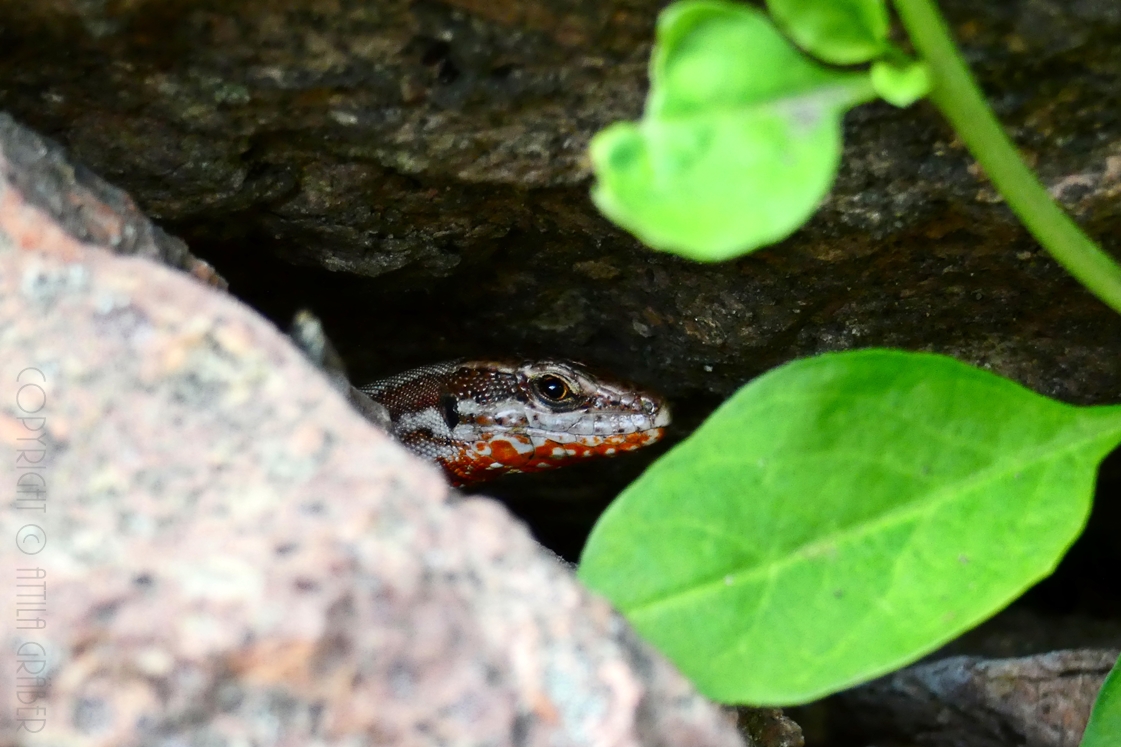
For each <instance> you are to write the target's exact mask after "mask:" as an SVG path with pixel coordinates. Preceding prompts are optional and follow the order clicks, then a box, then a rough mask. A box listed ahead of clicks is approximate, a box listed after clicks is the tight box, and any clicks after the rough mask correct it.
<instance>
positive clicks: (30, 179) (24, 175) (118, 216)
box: [0, 112, 226, 288]
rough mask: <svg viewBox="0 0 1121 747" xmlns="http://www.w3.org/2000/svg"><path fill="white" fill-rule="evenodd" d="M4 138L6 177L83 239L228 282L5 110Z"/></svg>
mask: <svg viewBox="0 0 1121 747" xmlns="http://www.w3.org/2000/svg"><path fill="white" fill-rule="evenodd" d="M0 143H2V144H3V155H4V161H3V167H4V171H3V173H2V174H0V179H3V181H5V182H7V183H9V184H11V185H12V187H14V188H15V189H16V190H18V191H19V193H20V194H21V195H22V196H23V198H24V199H25V200H26V201H27V204H28V206H29V207H31V208H34V209H36V210H39V211H42V212H43V213H45V214H46V215H47V216H49V218H50V219H51V220H52V221H54V222H55V223H56V224H57V225H58V226H59V227H60V228H62V229H63V230H64V231H66V233H67V234H69V235H70V236H72V237H73V238H74V239H76V240H77V241H80V242H83V243H89V244H96V245H98V246H103V247H105V248H107V249H109V250H111V251H114V252H116V253H118V254H127V255H137V256H141V257H147V258H149V259H154V260H157V261H159V262H163V263H164V264H166V265H170V266H171V267H177V268H179V269H181V270H185V271H187V272H189V273H191V274H192V275H194V276H195V277H197V278H199V279H200V280H203V281H204V282H207V283H209V284H210V285H213V286H215V287H218V288H225V287H226V281H225V280H223V279H222V277H221V276H220V275H218V274H217V273H215V272H214V268H212V267H211V266H210V265H209V264H207V263H206V262H204V261H202V260H201V259H199V258H198V257H195V256H194V255H192V254H191V253H190V252H189V251H188V250H187V245H186V244H184V243H183V241H182V240H180V239H177V238H175V237H174V236H169V235H168V234H167V233H165V232H164V231H163V230H162V229H160V228H159V227H158V226H155V225H153V224H152V222H151V221H149V220H148V218H147V217H146V216H145V215H144V214H143V213H141V212H140V210H139V209H138V208H137V207H136V203H134V202H133V201H132V198H131V197H129V196H128V194H127V193H126V192H124V191H122V190H120V189H117V188H116V187H114V186H112V185H111V184H108V183H107V182H105V181H104V180H103V179H101V178H100V177H98V176H97V175H96V174H93V173H92V172H90V171H89V170H88V169H86V168H84V167H83V166H81V165H80V164H74V163H72V162H71V161H70V160H69V159H68V158H67V156H66V154H65V152H63V150H62V149H61V148H60V147H59V146H58V144H57V143H54V142H52V141H50V140H48V139H46V138H43V137H40V136H39V135H38V134H37V133H35V132H32V131H31V130H29V129H27V128H26V127H21V126H20V125H18V124H17V123H16V122H15V121H14V120H13V119H12V118H11V117H10V116H9V115H7V114H4V113H3V112H0ZM13 238H14V237H13ZM28 240H29V241H33V240H34V237H33V236H32V237H28Z"/></svg>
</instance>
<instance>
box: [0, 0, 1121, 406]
mask: <svg viewBox="0 0 1121 747" xmlns="http://www.w3.org/2000/svg"><path fill="white" fill-rule="evenodd" d="M662 4H663V3H662V2H661V0H595V1H592V0H491V1H488V2H481V1H480V0H444V1H443V2H439V1H437V0H280V1H279V2H278V1H277V0H246V1H245V2H237V3H226V2H217V1H216V0H175V1H174V2H167V1H166V0H121V1H120V2H88V1H87V0H51V1H50V2H35V3H28V2H24V1H23V0H0V109H6V110H9V111H11V112H12V113H14V114H15V115H16V116H17V117H19V118H21V119H22V120H24V121H26V122H28V123H30V124H31V125H33V126H35V127H36V128H38V129H40V130H41V131H43V132H45V133H47V134H49V135H52V136H54V137H56V138H58V139H59V140H60V141H61V142H63V143H64V144H65V145H68V146H69V147H71V148H72V149H73V152H74V153H75V155H76V156H77V157H78V158H79V159H80V160H82V161H83V162H85V163H86V165H87V166H90V167H92V168H93V169H94V170H96V171H98V172H99V173H100V174H101V175H102V176H105V177H107V178H109V179H110V180H112V181H114V182H115V183H117V184H119V185H120V186H123V187H125V188H126V189H128V190H129V191H130V192H132V193H133V195H134V196H135V197H136V199H137V200H138V202H139V203H140V205H141V206H142V207H143V208H144V209H145V210H146V211H148V212H149V213H150V214H152V215H154V216H156V217H157V218H159V219H160V220H162V221H164V222H165V223H167V224H171V225H173V226H174V228H175V229H176V231H177V232H178V233H180V234H181V235H184V236H186V237H187V238H188V240H189V241H190V243H191V246H192V249H194V250H195V251H196V252H199V253H200V254H201V255H202V256H204V257H206V258H207V259H209V260H211V261H212V262H213V263H214V264H215V265H216V266H217V267H218V269H219V270H221V271H222V272H223V273H225V274H227V275H228V276H229V277H230V279H231V282H233V283H234V286H235V288H234V290H235V292H237V293H238V294H239V295H241V296H242V297H245V298H249V299H250V300H251V301H253V302H255V303H257V304H259V305H262V306H264V307H266V309H267V310H269V311H272V312H274V313H276V314H277V315H278V316H286V315H288V314H290V312H291V311H292V310H293V308H292V307H293V306H295V305H298V304H299V303H311V304H312V305H313V306H314V307H315V308H314V310H315V311H316V312H317V313H319V314H320V315H321V316H322V317H323V319H324V321H325V323H326V325H327V328H328V331H329V332H330V333H331V334H332V337H333V338H334V339H335V340H336V342H337V343H338V344H339V347H340V349H341V351H342V352H343V353H344V355H345V356H346V357H347V358H348V362H349V363H350V364H351V369H352V370H353V371H355V372H356V373H358V374H360V375H367V376H373V375H375V374H380V373H387V372H393V371H394V370H401V369H402V368H404V367H406V366H408V365H411V364H414V363H425V362H431V361H434V360H438V359H441V358H448V357H454V356H457V355H461V354H475V353H481V352H487V353H508V352H512V351H522V352H526V353H529V354H537V353H551V354H563V355H569V356H572V357H576V358H581V359H585V360H588V361H590V362H592V363H597V364H607V365H609V366H610V367H611V368H614V369H617V372H618V373H619V374H621V375H624V376H629V377H632V378H636V379H639V380H642V381H643V382H644V383H646V384H648V385H650V386H652V387H654V388H655V389H658V390H661V391H663V392H664V393H666V394H668V395H671V396H673V397H675V398H677V399H688V398H689V397H693V396H697V397H701V398H702V399H703V398H706V397H708V398H714V397H717V396H723V395H725V394H727V393H728V392H729V391H731V390H732V389H733V388H734V387H736V386H738V385H739V384H741V383H742V382H744V381H745V380H746V379H748V378H749V377H750V376H752V375H754V374H756V373H758V372H760V371H762V370H764V369H765V368H767V367H769V366H771V365H774V364H775V363H778V362H781V361H784V360H787V359H789V358H791V357H795V356H799V355H806V354H811V353H814V352H817V351H822V350H832V349H838V348H847V347H853V346H860V345H873V344H876V345H894V346H901V347H906V348H920V349H931V350H937V351H943V352H947V353H952V354H955V355H958V356H960V357H963V358H965V359H967V360H970V361H974V362H977V363H981V364H984V365H987V366H991V367H992V368H994V369H996V370H998V371H1001V372H1003V373H1006V374H1009V375H1011V376H1013V377H1015V378H1016V379H1018V380H1020V381H1023V382H1025V383H1027V384H1028V385H1030V386H1032V387H1034V388H1036V389H1039V390H1041V391H1044V392H1048V393H1051V394H1055V395H1057V396H1060V397H1063V398H1066V399H1070V400H1075V401H1079V402H1102V401H1114V400H1116V399H1117V397H1118V394H1119V392H1121V373H1119V371H1118V368H1117V366H1116V365H1115V361H1116V360H1117V358H1118V352H1119V347H1121V322H1119V321H1118V320H1117V318H1116V317H1115V316H1114V315H1112V314H1110V313H1108V312H1107V311H1106V310H1105V309H1104V308H1103V307H1102V306H1101V305H1100V304H1098V303H1097V302H1096V301H1094V300H1093V299H1092V298H1090V297H1089V296H1088V294H1086V293H1085V292H1084V291H1082V290H1081V289H1080V288H1079V287H1078V286H1077V285H1076V284H1075V283H1074V282H1073V281H1071V280H1069V279H1068V278H1067V277H1066V275H1065V274H1064V273H1063V272H1062V271H1061V270H1060V269H1059V268H1058V267H1057V266H1056V265H1055V264H1054V263H1053V262H1052V261H1051V260H1050V259H1049V258H1048V257H1047V256H1046V255H1045V254H1043V253H1041V252H1040V250H1039V248H1038V247H1037V246H1036V245H1035V244H1034V243H1033V242H1032V241H1031V240H1030V239H1028V238H1027V237H1026V236H1025V234H1024V232H1023V231H1022V230H1021V229H1020V228H1018V227H1017V225H1016V224H1015V222H1014V221H1013V220H1012V218H1011V215H1010V213H1009V212H1008V211H1007V209H1006V208H1005V207H1004V206H1003V205H1001V204H1000V203H999V201H998V199H997V198H996V196H995V194H994V193H993V191H992V189H991V187H990V186H989V185H988V184H987V183H986V182H985V180H984V179H983V177H981V175H980V174H979V172H978V171H977V170H976V168H974V167H973V166H972V162H971V159H970V158H969V157H968V155H967V154H966V153H965V151H964V150H963V148H962V147H961V145H960V143H959V142H958V141H957V140H956V139H955V138H954V136H953V134H952V133H951V132H950V131H949V130H948V129H947V128H946V127H945V126H944V125H943V123H942V122H941V120H940V119H939V117H938V116H937V114H936V112H935V111H934V110H933V109H932V108H931V107H930V106H929V105H926V104H920V105H918V106H915V107H914V108H912V109H910V110H907V111H899V110H895V109H893V108H891V107H890V106H888V105H886V104H881V105H874V106H867V107H864V108H862V109H860V110H859V111H857V112H854V113H853V114H852V115H850V116H849V118H848V121H847V131H848V133H847V134H848V145H847V146H846V156H845V162H844V166H843V168H842V171H841V175H840V178H839V181H838V183H837V187H836V189H835V190H834V192H833V195H832V196H831V197H830V198H829V199H828V201H827V202H826V204H825V205H824V207H823V209H822V211H821V213H820V214H819V215H818V217H816V218H815V219H814V220H813V221H812V222H811V224H810V225H809V226H808V227H807V228H806V229H805V230H803V231H802V232H800V233H799V234H798V235H797V236H795V237H794V238H793V239H791V240H790V241H788V242H786V245H785V246H783V247H781V248H776V249H771V250H766V251H764V252H761V253H760V254H759V255H758V256H755V257H751V258H747V259H743V260H740V261H737V262H734V263H731V264H727V265H721V266H702V265H695V264H690V263H687V262H684V261H679V260H677V259H674V258H672V257H668V256H664V255H657V254H653V253H650V252H647V251H646V250H644V249H642V248H641V247H639V246H638V245H637V244H636V242H634V241H633V240H632V239H630V238H629V237H627V236H626V235H625V234H623V233H622V232H620V231H618V230H616V229H615V228H613V227H611V226H610V225H609V224H607V223H606V222H605V221H604V220H602V219H601V218H600V217H599V216H598V215H597V214H596V213H595V211H594V210H593V208H592V206H591V204H590V203H589V201H588V200H587V188H588V183H589V174H588V170H587V164H586V162H585V160H584V157H583V152H584V146H585V144H586V142H587V140H588V138H589V137H590V136H591V134H592V133H594V132H595V131H596V130H597V129H599V128H601V127H603V126H604V125H606V124H607V123H609V122H611V121H613V120H615V119H619V118H631V117H635V116H637V115H638V113H639V112H640V110H641V105H642V98H643V96H644V93H645V85H646V81H645V64H646V57H647V53H648V44H649V40H650V37H651V33H652V28H653V23H654V18H655V15H656V12H657V10H658V9H659V8H660V7H661V5H662ZM941 5H942V6H943V7H944V8H945V10H946V12H947V14H948V17H949V18H950V20H951V22H952V24H953V28H954V31H955V32H956V34H957V35H958V36H959V38H960V39H961V41H962V44H963V46H964V49H965V52H966V54H967V56H968V58H969V61H970V62H971V63H972V64H973V65H974V67H975V69H976V70H977V71H978V73H979V76H980V79H981V82H982V84H983V85H984V87H985V89H986V91H987V92H988V93H989V95H990V97H991V100H992V101H993V104H994V106H995V107H996V109H997V112H998V114H999V115H1000V116H1001V118H1002V119H1003V120H1004V121H1005V122H1006V123H1007V125H1008V126H1009V129H1010V131H1011V132H1012V134H1013V135H1014V137H1015V139H1016V141H1017V143H1018V144H1019V145H1020V146H1021V147H1022V149H1023V150H1024V152H1025V154H1026V155H1027V157H1028V158H1029V160H1030V161H1031V162H1032V163H1033V164H1035V166H1036V167H1037V168H1038V170H1039V172H1040V173H1041V174H1042V176H1043V178H1044V180H1045V181H1046V183H1047V184H1048V185H1049V186H1050V188H1051V189H1052V191H1053V192H1054V193H1055V194H1056V195H1057V196H1059V197H1060V198H1061V200H1062V201H1063V203H1064V204H1065V205H1066V206H1068V207H1069V208H1070V209H1071V210H1072V211H1073V212H1074V213H1075V215H1076V216H1077V217H1078V219H1079V220H1080V221H1081V222H1083V223H1084V224H1085V225H1086V226H1087V228H1088V229H1089V230H1090V231H1091V233H1093V234H1094V235H1095V236H1097V237H1100V238H1101V239H1102V240H1103V241H1104V242H1105V243H1106V244H1107V245H1108V246H1110V247H1114V245H1115V244H1116V240H1115V238H1114V237H1115V236H1117V235H1121V230H1119V229H1121V212H1119V211H1118V209H1117V195H1118V193H1119V192H1121V115H1119V112H1121V59H1119V58H1118V56H1117V54H1116V49H1117V48H1118V46H1119V45H1121V6H1118V4H1117V3H1116V2H1114V0H991V1H990V2H985V3H976V2H971V1H969V0H945V1H944V2H943V3H941ZM277 256H281V257H285V258H287V259H288V260H291V261H295V262H298V263H302V264H305V265H315V266H320V267H325V268H329V269H331V270H335V271H337V274H335V275H333V276H332V275H330V274H326V273H321V274H312V273H308V272H301V273H295V274H293V273H286V272H285V271H284V270H283V268H282V266H280V265H276V264H275V263H274V262H273V261H272V260H273V258H275V257H277ZM265 266H267V267H269V268H272V269H271V270H270V269H266V268H265ZM343 274H349V275H354V276H362V277H375V279H374V280H371V281H368V282H358V281H357V280H353V282H348V281H347V280H346V278H344V277H341V275H343ZM278 289H279V291H280V294H279V297H277V291H278ZM711 403H712V399H707V400H705V402H704V403H703V404H698V405H697V410H696V411H695V412H697V413H698V414H699V413H700V412H701V411H703V410H704V409H705V408H706V407H709V406H711ZM691 407H692V405H691V404H689V403H688V402H686V403H685V404H684V405H682V406H681V407H679V408H678V412H679V413H681V414H682V416H683V417H685V418H688V417H689V414H690V412H691V409H690V408H691Z"/></svg>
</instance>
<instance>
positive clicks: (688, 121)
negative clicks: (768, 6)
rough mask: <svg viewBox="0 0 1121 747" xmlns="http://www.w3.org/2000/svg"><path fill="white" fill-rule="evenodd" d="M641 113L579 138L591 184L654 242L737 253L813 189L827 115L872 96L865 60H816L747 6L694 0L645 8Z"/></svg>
mask: <svg viewBox="0 0 1121 747" xmlns="http://www.w3.org/2000/svg"><path fill="white" fill-rule="evenodd" d="M650 78H651V91H650V95H649V98H648V100H647V105H646V112H645V115H644V118H643V120H642V122H639V123H618V124H615V125H612V126H611V127H609V128H607V129H606V130H604V131H602V132H600V133H599V134H598V135H596V137H595V138H593V140H592V143H591V148H590V154H591V160H592V164H593V166H594V168H595V172H596V177H597V183H596V186H595V187H594V189H593V192H592V197H593V199H594V200H595V203H596V205H597V206H598V207H599V208H600V210H601V211H602V212H603V213H604V214H605V215H607V216H608V217H609V218H611V219H612V220H613V221H615V222H616V223H618V224H619V225H621V226H623V227H624V228H626V229H628V230H629V231H631V232H633V233H635V234H636V235H637V236H638V237H639V238H640V239H642V240H643V241H645V242H646V243H647V244H649V245H650V246H653V247H654V248H657V249H663V250H666V251H672V252H675V253H678V254H681V255H683V256H686V257H690V258H692V259H698V260H707V261H715V260H721V259H727V258H729V257H733V256H737V255H739V254H743V253H746V252H749V251H751V250H752V249H755V248H758V247H759V246H762V245H765V244H769V243H773V242H775V241H778V240H780V239H782V238H784V237H786V236H787V235H789V234H790V233H791V232H793V231H794V230H795V229H796V228H797V227H798V226H800V225H801V224H802V223H803V222H804V221H805V220H806V219H807V218H808V217H809V216H810V215H811V214H812V212H813V210H814V209H815V207H816V206H817V204H818V203H819V202H820V201H821V199H822V198H823V197H824V196H825V194H826V193H827V192H828V190H829V186H830V185H831V184H832V181H833V178H834V175H835V174H836V170H837V164H838V162H839V160H840V152H841V117H842V116H843V114H844V112H845V111H846V109H848V108H849V107H851V106H852V105H854V104H855V103H858V102H861V101H866V100H869V99H871V98H873V97H874V96H875V92H874V91H873V90H872V87H871V83H870V81H869V78H868V76H867V74H865V73H841V72H837V71H834V70H828V69H826V68H823V67H821V66H819V65H817V64H815V63H813V62H812V61H810V60H809V59H807V58H806V57H805V56H803V55H802V54H801V53H799V52H798V50H797V49H795V48H794V47H793V46H792V45H791V44H790V43H789V42H787V41H786V40H785V38H783V37H782V35H781V34H779V33H778V31H777V30H776V29H775V28H774V26H773V25H772V24H771V22H770V21H769V20H768V19H767V17H766V16H765V15H764V14H762V13H761V12H760V11H758V10H756V9H754V8H750V7H747V6H742V5H736V4H733V3H726V2H717V1H716V0H703V1H696V2H684V3H677V4H675V5H672V6H670V7H669V8H667V9H666V10H665V11H664V12H663V13H662V15H661V16H660V17H659V21H658V36H657V43H656V46H655V49H654V52H653V55H652V57H651V69H650Z"/></svg>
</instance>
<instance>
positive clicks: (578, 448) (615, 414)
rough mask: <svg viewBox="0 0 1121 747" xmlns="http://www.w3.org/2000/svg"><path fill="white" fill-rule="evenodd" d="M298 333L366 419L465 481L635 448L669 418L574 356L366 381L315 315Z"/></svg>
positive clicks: (441, 368) (452, 478)
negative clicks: (353, 372)
mask: <svg viewBox="0 0 1121 747" xmlns="http://www.w3.org/2000/svg"><path fill="white" fill-rule="evenodd" d="M289 337H290V338H291V340H292V341H293V342H294V343H295V345H296V347H297V348H299V349H300V350H301V351H302V352H303V354H304V355H305V356H306V357H307V358H308V360H309V361H311V363H312V364H313V365H315V366H316V367H317V368H319V369H320V370H321V371H322V372H323V373H324V375H326V376H327V379H328V380H329V381H330V382H331V384H332V386H333V387H334V388H335V389H337V390H338V391H339V392H340V393H342V394H343V395H344V396H346V397H347V398H348V399H349V400H350V403H351V404H352V405H353V406H354V408H355V409H356V410H357V411H358V412H359V413H360V414H361V415H363V416H364V417H365V418H366V419H367V420H369V421H370V422H371V423H373V424H374V425H375V426H377V427H378V428H380V429H382V430H384V431H386V432H388V433H389V434H390V435H391V436H393V437H394V438H395V439H396V440H397V441H398V442H399V443H401V444H402V445H403V446H405V447H406V448H408V449H409V450H410V451H412V452H413V453H414V454H417V455H418V456H420V457H421V458H423V459H425V460H427V461H430V462H435V463H436V464H438V465H439V466H440V467H441V468H442V469H443V471H444V474H445V476H446V477H447V478H448V481H449V482H451V484H452V485H454V486H456V487H463V486H465V485H470V484H473V483H479V482H485V481H487V480H490V479H493V478H495V477H498V476H500V475H503V474H508V473H511V472H536V471H539V470H545V469H551V468H554V467H561V466H564V465H566V464H571V463H573V462H579V461H583V460H584V459H586V458H588V457H597V456H615V455H616V454H619V453H622V452H627V451H633V450H634V449H638V448H641V447H643V446H648V445H650V444H653V443H655V442H657V441H658V440H660V439H661V437H662V436H663V435H664V433H665V428H666V426H668V425H669V423H670V410H669V406H668V405H667V404H666V402H665V401H664V400H663V399H662V398H660V397H658V396H657V395H654V394H651V393H648V392H644V391H642V390H640V389H638V388H636V387H634V386H633V385H630V384H626V383H623V382H619V381H613V380H611V379H608V378H605V377H601V376H597V375H595V374H593V373H592V372H591V371H589V370H588V369H587V368H586V367H585V366H583V365H582V364H580V363H576V362H574V361H570V360H564V359H544V360H521V361H515V360H474V361H468V360H455V361H449V362H446V363H437V364H435V365H430V366H422V367H420V368H414V369H412V370H409V371H405V372H404V373H400V374H396V375H394V376H389V377H386V378H384V379H379V380H377V381H374V382H372V383H369V384H366V385H364V386H360V387H359V386H354V385H352V384H351V383H350V379H349V377H348V376H347V374H346V368H345V366H344V364H343V361H342V358H341V357H340V356H339V354H338V352H337V351H336V350H335V348H334V346H333V345H332V344H331V341H330V340H329V339H328V338H327V336H326V334H325V333H324V331H323V326H322V324H321V323H320V321H319V319H318V318H317V317H316V316H315V315H314V314H312V313H311V312H310V311H307V310H301V311H299V312H298V313H297V314H296V316H295V318H294V319H293V321H292V325H291V328H290V329H289Z"/></svg>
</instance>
